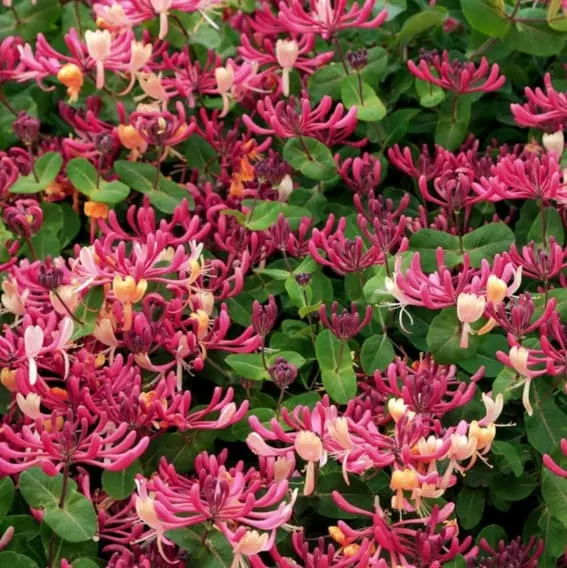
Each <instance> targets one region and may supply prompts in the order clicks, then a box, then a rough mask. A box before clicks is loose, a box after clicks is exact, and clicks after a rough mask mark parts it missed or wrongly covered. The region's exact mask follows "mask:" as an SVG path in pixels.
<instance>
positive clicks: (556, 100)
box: [510, 73, 567, 132]
mask: <svg viewBox="0 0 567 568" xmlns="http://www.w3.org/2000/svg"><path fill="white" fill-rule="evenodd" d="M544 87H545V91H544V90H542V89H541V88H539V87H538V88H536V89H532V88H530V87H526V88H525V90H524V92H525V95H526V98H527V99H528V102H527V103H525V104H523V105H520V104H512V105H510V109H511V111H512V114H513V115H514V119H515V120H516V122H517V123H518V124H519V125H520V126H526V127H532V126H533V127H535V128H540V129H542V130H545V131H547V132H556V131H557V130H559V129H562V128H563V124H564V123H565V122H566V121H567V95H566V94H565V93H561V92H558V91H556V90H555V88H554V87H553V83H552V82H551V74H550V73H546V75H545V76H544Z"/></svg>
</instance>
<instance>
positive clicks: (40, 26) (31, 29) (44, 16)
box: [0, 0, 61, 41]
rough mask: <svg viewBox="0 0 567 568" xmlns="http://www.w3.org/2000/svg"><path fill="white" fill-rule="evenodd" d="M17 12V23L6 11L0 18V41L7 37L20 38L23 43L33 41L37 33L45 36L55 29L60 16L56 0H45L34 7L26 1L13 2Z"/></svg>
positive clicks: (59, 7) (58, 4)
mask: <svg viewBox="0 0 567 568" xmlns="http://www.w3.org/2000/svg"><path fill="white" fill-rule="evenodd" d="M14 7H15V8H16V10H17V12H18V17H19V20H20V21H19V23H18V22H16V19H15V18H14V15H13V14H12V13H11V12H9V11H8V10H3V13H2V15H1V16H0V40H2V39H4V38H5V37H7V36H9V35H15V36H19V37H21V38H22V39H23V40H25V41H35V39H36V36H37V34H38V33H43V34H46V33H48V32H49V31H51V30H54V29H56V28H55V23H56V22H57V20H58V19H59V16H60V15H61V5H60V3H59V1H58V0H45V1H44V2H38V3H37V4H36V5H35V6H34V5H33V4H31V3H30V2H26V0H22V1H20V2H14Z"/></svg>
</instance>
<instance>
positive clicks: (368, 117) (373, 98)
mask: <svg viewBox="0 0 567 568" xmlns="http://www.w3.org/2000/svg"><path fill="white" fill-rule="evenodd" d="M341 99H342V101H343V103H344V105H345V106H346V107H347V108H349V109H350V108H351V107H353V106H356V118H357V119H358V120H360V121H363V122H377V121H379V120H382V118H384V117H385V116H386V112H387V111H386V107H385V106H384V103H383V102H382V101H381V100H380V98H379V97H378V95H377V94H376V92H375V91H374V89H373V88H372V87H371V86H370V85H369V84H368V83H365V82H364V81H363V80H362V77H359V76H358V75H356V74H351V75H348V76H347V77H345V78H344V79H343V81H342V83H341Z"/></svg>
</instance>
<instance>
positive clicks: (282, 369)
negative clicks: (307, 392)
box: [268, 357, 297, 389]
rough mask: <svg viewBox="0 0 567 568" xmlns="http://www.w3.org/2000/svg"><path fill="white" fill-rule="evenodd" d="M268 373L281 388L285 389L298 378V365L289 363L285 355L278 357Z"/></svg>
mask: <svg viewBox="0 0 567 568" xmlns="http://www.w3.org/2000/svg"><path fill="white" fill-rule="evenodd" d="M268 373H270V377H271V378H272V381H274V384H275V385H276V386H277V387H278V388H279V389H285V388H287V387H289V385H291V384H292V383H293V382H294V381H295V379H296V378H297V367H296V366H295V365H292V364H291V363H288V362H287V361H286V359H284V358H283V357H278V358H277V359H276V360H275V362H274V364H273V365H272V366H271V367H270V368H269V369H268Z"/></svg>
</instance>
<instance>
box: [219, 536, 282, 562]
mask: <svg viewBox="0 0 567 568" xmlns="http://www.w3.org/2000/svg"><path fill="white" fill-rule="evenodd" d="M223 534H224V536H225V537H226V539H227V540H228V542H229V543H230V544H231V545H232V551H233V553H234V558H233V560H232V564H231V565H230V568H247V566H248V565H247V564H246V562H245V560H244V558H245V557H246V558H249V557H251V556H256V555H258V554H260V552H265V551H268V550H270V549H271V548H272V547H273V546H274V541H275V536H276V533H275V532H273V531H272V532H271V533H267V532H263V533H260V532H258V531H256V530H250V529H246V528H244V527H240V528H239V529H237V530H236V531H235V532H231V531H230V530H229V529H228V528H226V529H224V531H223Z"/></svg>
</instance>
